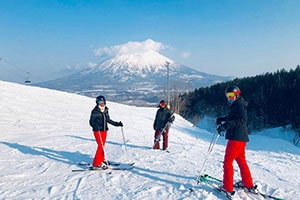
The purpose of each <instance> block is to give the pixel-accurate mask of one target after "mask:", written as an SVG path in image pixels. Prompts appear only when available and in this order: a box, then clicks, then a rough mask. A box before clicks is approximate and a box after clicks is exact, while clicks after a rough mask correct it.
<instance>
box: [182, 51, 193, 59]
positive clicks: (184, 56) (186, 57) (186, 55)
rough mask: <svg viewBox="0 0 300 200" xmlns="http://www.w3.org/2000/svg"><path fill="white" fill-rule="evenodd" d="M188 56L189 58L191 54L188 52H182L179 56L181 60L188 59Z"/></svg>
mask: <svg viewBox="0 0 300 200" xmlns="http://www.w3.org/2000/svg"><path fill="white" fill-rule="evenodd" d="M190 56H191V53H190V52H183V53H182V54H181V57H182V58H183V59H188V58H189V57H190Z"/></svg>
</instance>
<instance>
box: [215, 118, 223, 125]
mask: <svg viewBox="0 0 300 200" xmlns="http://www.w3.org/2000/svg"><path fill="white" fill-rule="evenodd" d="M223 121H224V118H223V117H218V118H217V121H216V124H217V125H220V124H221V123H222V122H223Z"/></svg>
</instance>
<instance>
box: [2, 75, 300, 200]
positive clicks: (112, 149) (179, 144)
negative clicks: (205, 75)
mask: <svg viewBox="0 0 300 200" xmlns="http://www.w3.org/2000/svg"><path fill="white" fill-rule="evenodd" d="M0 88H1V89H0V108H1V113H0V130H1V139H0V149H1V154H0V161H1V165H0V180H1V182H0V199H83V200H86V199H114V200H115V199H120V200H121V199H122V200H127V199H128V200H133V199H139V200H140V199H167V200H168V199H172V200H173V199H212V200H217V199H225V198H224V196H223V195H222V194H220V193H218V192H216V191H215V190H213V189H211V188H209V187H208V186H206V185H203V184H199V185H196V182H195V179H196V177H197V175H198V173H199V170H200V168H201V166H202V164H203V162H204V160H205V158H206V156H207V149H208V146H209V144H210V140H211V137H212V135H213V133H214V131H211V130H213V129H212V127H206V128H205V127H204V128H201V129H200V128H197V127H193V126H192V124H191V123H189V122H188V121H186V120H184V119H183V118H181V117H180V116H178V115H176V119H175V122H174V124H173V125H172V127H171V130H170V135H169V136H170V138H169V150H170V153H167V152H165V151H160V150H152V149H151V147H152V145H153V135H154V130H153V128H152V125H153V120H154V117H155V112H156V109H157V108H146V107H133V106H126V105H122V104H118V103H114V102H111V101H109V99H108V102H107V106H108V107H109V113H110V116H111V118H112V119H113V120H115V121H122V122H123V124H124V127H123V133H124V136H125V142H126V143H125V145H124V140H123V135H122V129H121V128H120V127H114V126H110V130H109V133H108V138H107V143H106V148H105V150H106V157H107V159H108V160H111V161H120V162H135V167H134V168H133V169H132V170H128V171H116V170H100V171H88V172H72V170H73V169H80V168H81V166H78V165H77V163H78V162H81V161H85V162H91V161H92V159H93V156H94V153H95V151H96V148H97V146H96V142H95V140H94V137H93V134H92V130H91V127H90V126H89V124H88V120H89V116H90V112H91V110H92V109H93V107H94V105H95V101H94V99H93V98H89V97H85V96H80V95H76V94H72V93H66V92H60V91H55V90H49V89H43V88H38V87H32V86H25V85H18V84H14V83H8V82H2V81H0ZM278 130H279V129H277V131H278ZM225 145H226V140H225V139H224V138H223V137H222V138H220V139H219V140H218V142H217V144H216V145H215V147H214V149H213V151H212V152H211V155H210V156H209V157H208V160H207V162H206V165H205V167H204V169H203V173H208V174H210V175H212V176H215V177H218V178H222V171H223V170H222V160H223V156H224V150H225ZM247 160H248V163H249V167H250V169H251V171H252V175H253V179H254V182H255V183H256V184H257V185H258V188H259V189H260V191H261V192H263V193H267V194H270V195H274V196H277V197H281V198H284V199H290V200H295V199H299V196H300V173H299V172H300V150H299V148H298V147H295V146H293V145H292V144H291V143H290V142H288V141H285V140H282V139H276V138H271V137H268V136H264V135H250V142H249V143H248V146H247ZM234 176H235V180H236V181H237V180H240V175H239V170H238V167H237V165H235V175H234ZM191 187H194V189H195V191H194V192H192V193H190V192H189V189H190V188H191ZM235 199H263V198H261V197H258V196H255V195H249V194H247V193H245V192H244V191H242V190H238V191H237V192H236V195H235Z"/></svg>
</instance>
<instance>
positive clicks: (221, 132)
mask: <svg viewBox="0 0 300 200" xmlns="http://www.w3.org/2000/svg"><path fill="white" fill-rule="evenodd" d="M216 130H217V132H218V134H219V135H220V136H224V132H225V131H226V129H225V128H224V127H223V126H222V125H218V126H217V128H216Z"/></svg>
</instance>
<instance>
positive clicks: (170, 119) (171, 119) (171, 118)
mask: <svg viewBox="0 0 300 200" xmlns="http://www.w3.org/2000/svg"><path fill="white" fill-rule="evenodd" d="M174 120H175V116H174V115H172V116H171V117H170V118H169V120H168V121H169V122H171V123H173V122H174Z"/></svg>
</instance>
